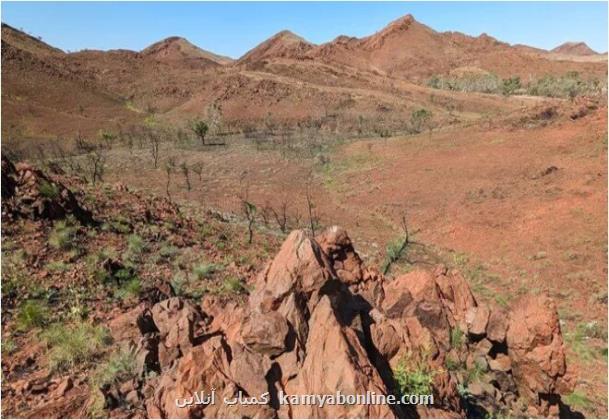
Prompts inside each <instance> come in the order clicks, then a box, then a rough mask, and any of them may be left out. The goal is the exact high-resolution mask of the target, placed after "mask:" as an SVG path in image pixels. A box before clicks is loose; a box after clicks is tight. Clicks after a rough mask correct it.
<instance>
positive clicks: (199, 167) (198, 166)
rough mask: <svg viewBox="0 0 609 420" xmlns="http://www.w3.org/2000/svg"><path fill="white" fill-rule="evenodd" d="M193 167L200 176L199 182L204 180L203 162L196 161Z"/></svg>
mask: <svg viewBox="0 0 609 420" xmlns="http://www.w3.org/2000/svg"><path fill="white" fill-rule="evenodd" d="M191 169H192V171H193V172H194V173H195V174H197V176H198V177H199V182H203V178H202V174H203V164H202V163H201V162H196V163H194V164H193V165H192V166H191Z"/></svg>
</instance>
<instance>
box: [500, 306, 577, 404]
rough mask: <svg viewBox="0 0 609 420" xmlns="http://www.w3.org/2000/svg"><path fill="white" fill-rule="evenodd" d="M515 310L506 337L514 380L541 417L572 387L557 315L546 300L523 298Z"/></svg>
mask: <svg viewBox="0 0 609 420" xmlns="http://www.w3.org/2000/svg"><path fill="white" fill-rule="evenodd" d="M514 308H515V309H514V310H513V311H511V312H510V315H509V324H508V325H509V326H508V330H507V335H506V342H507V347H508V354H509V355H510V358H511V362H512V372H513V376H514V379H515V381H516V384H517V386H518V390H519V392H520V394H521V395H522V396H525V397H526V398H528V399H529V401H531V402H535V403H537V404H539V406H540V407H542V406H543V407H544V409H543V410H542V413H541V414H542V415H544V414H546V413H548V412H549V411H548V410H550V408H549V407H548V406H547V405H548V404H547V400H552V399H553V398H552V396H553V395H557V394H566V393H569V392H571V391H572V390H573V385H574V384H573V383H572V380H571V379H570V378H569V376H568V375H567V365H566V359H565V349H564V345H563V340H562V335H561V331H560V323H559V320H558V313H557V312H556V306H555V304H554V302H553V301H552V300H551V299H550V298H549V297H547V296H526V297H524V298H523V299H521V301H520V302H518V303H517V304H515V305H514ZM544 400H546V401H544Z"/></svg>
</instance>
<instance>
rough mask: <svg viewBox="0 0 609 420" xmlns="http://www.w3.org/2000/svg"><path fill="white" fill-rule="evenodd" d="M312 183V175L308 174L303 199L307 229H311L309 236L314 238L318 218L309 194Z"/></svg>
mask: <svg viewBox="0 0 609 420" xmlns="http://www.w3.org/2000/svg"><path fill="white" fill-rule="evenodd" d="M312 182H313V179H312V173H309V177H308V181H307V185H306V190H305V199H306V202H307V213H308V216H309V228H310V229H311V234H312V235H313V236H315V228H316V227H317V226H318V225H319V218H318V216H317V213H316V211H315V208H316V206H315V202H314V201H313V195H312V193H311V184H312Z"/></svg>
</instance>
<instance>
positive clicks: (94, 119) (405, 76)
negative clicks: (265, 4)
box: [2, 15, 607, 138]
mask: <svg viewBox="0 0 609 420" xmlns="http://www.w3.org/2000/svg"><path fill="white" fill-rule="evenodd" d="M2 65H3V67H4V71H3V72H2V85H3V90H2V117H3V119H4V121H5V124H4V125H3V130H2V131H3V134H5V135H6V134H8V135H9V137H10V136H13V137H14V136H15V135H21V136H26V137H33V138H38V137H40V138H49V137H55V136H70V135H73V134H74V133H75V132H84V133H89V132H90V133H93V132H96V131H98V130H99V129H100V128H103V127H116V126H123V125H129V124H135V123H137V122H138V121H141V120H143V119H144V118H145V117H147V116H149V115H151V114H154V115H155V118H158V119H160V120H163V121H166V122H168V123H183V122H184V121H186V120H188V119H191V118H194V117H198V116H202V115H204V112H205V109H206V108H207V107H208V106H209V105H210V104H216V105H218V106H220V107H221V109H222V111H223V115H224V119H225V122H226V124H227V126H229V127H235V128H237V129H238V128H240V127H241V128H242V127H244V126H246V125H258V124H260V123H261V121H264V120H265V119H268V118H269V116H271V117H272V118H273V120H275V121H277V122H279V123H282V124H287V125H292V124H297V123H303V122H309V123H311V122H312V121H315V120H319V119H323V118H327V117H328V116H338V117H339V119H340V118H342V119H344V120H345V121H355V120H356V119H357V118H358V117H359V116H362V115H363V116H369V117H370V118H374V116H375V115H382V116H388V115H391V116H393V117H392V118H398V116H400V115H405V114H404V113H407V112H408V111H409V110H411V109H414V108H416V107H421V106H425V107H428V108H430V109H433V108H434V107H435V106H436V105H435V104H433V103H430V100H429V97H430V93H431V92H430V89H429V88H428V87H427V86H426V82H427V81H428V80H429V79H430V78H431V77H432V76H438V75H449V74H451V73H454V72H459V71H463V70H464V69H465V70H467V71H472V70H473V71H476V72H483V73H490V74H495V75H497V76H498V77H502V78H507V77H512V76H519V77H520V78H521V79H526V80H531V79H535V78H539V77H542V76H544V75H548V74H549V75H561V74H565V73H566V72H569V71H576V72H578V73H579V74H581V75H582V76H584V77H595V78H606V74H607V59H606V55H600V54H596V53H595V52H594V51H592V50H591V49H590V48H589V47H588V46H586V45H585V44H584V43H566V44H563V45H561V46H559V47H557V48H556V49H554V50H552V51H546V50H541V49H537V48H533V47H528V46H524V45H514V46H512V45H509V44H507V43H504V42H501V41H499V40H497V39H495V38H493V37H491V36H489V35H486V34H482V35H480V36H478V37H472V36H468V35H464V34H462V33H458V32H437V31H435V30H433V29H431V28H430V27H428V26H426V25H424V24H422V23H420V22H418V21H416V20H415V19H414V17H413V16H411V15H407V16H404V17H402V18H400V19H397V20H395V21H393V22H391V23H390V24H389V25H387V26H386V27H385V28H383V29H382V30H380V31H378V32H376V33H374V34H372V35H370V36H367V37H363V38H355V37H350V36H339V37H337V38H336V39H334V40H332V41H330V42H327V43H324V44H320V45H316V44H313V43H310V42H308V41H307V40H305V39H304V38H302V37H300V36H298V35H296V34H294V33H292V32H290V31H282V32H279V33H277V34H276V35H274V36H272V37H270V38H269V39H267V40H265V41H264V42H262V43H260V44H259V45H258V46H256V47H255V48H253V49H252V50H250V51H248V52H247V53H246V54H244V55H243V56H242V57H240V58H239V59H236V60H233V59H231V58H229V57H224V56H221V55H218V54H215V53H212V52H209V51H205V50H203V49H201V48H199V47H197V46H195V45H193V44H192V43H190V42H189V41H188V40H186V39H184V38H180V37H170V38H167V39H164V40H161V41H159V42H157V43H154V44H153V45H150V46H149V47H147V48H145V49H143V50H142V51H130V50H109V51H96V50H83V51H79V52H71V53H67V52H64V51H62V50H60V49H58V48H55V47H53V46H50V45H48V44H46V43H44V42H42V41H41V40H39V39H36V38H34V37H31V36H29V35H27V34H25V33H24V32H21V31H19V30H17V29H15V28H13V27H11V26H9V25H7V24H2ZM66 92H69V94H66ZM433 95H436V96H437V97H439V98H443V97H444V98H446V100H450V101H454V102H455V103H456V106H458V107H461V108H468V107H470V106H474V105H472V102H471V99H470V98H465V97H463V96H462V95H458V94H456V93H453V92H440V91H434V92H433ZM476 101H477V103H476V104H475V106H491V104H489V103H487V102H488V101H489V99H487V98H484V97H480V98H478V99H476ZM438 111H439V112H440V113H442V112H445V111H442V110H438Z"/></svg>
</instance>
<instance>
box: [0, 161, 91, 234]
mask: <svg viewBox="0 0 609 420" xmlns="http://www.w3.org/2000/svg"><path fill="white" fill-rule="evenodd" d="M2 214H3V215H6V216H9V217H13V216H20V217H28V218H31V219H63V218H65V217H66V216H68V215H72V216H74V217H75V218H76V219H78V220H79V221H80V222H81V223H83V224H89V223H91V222H92V221H93V217H92V214H91V212H90V211H89V210H87V209H86V208H85V207H84V206H82V205H81V204H80V203H79V202H78V201H77V200H76V197H75V196H74V194H72V192H71V191H70V190H69V189H67V188H66V187H65V186H64V185H62V184H61V183H60V182H57V181H53V180H52V179H50V178H49V177H47V176H46V175H45V174H44V173H42V171H40V170H38V169H35V168H33V167H31V166H30V165H28V164H25V163H19V164H17V165H16V166H15V165H13V164H12V163H11V162H10V160H9V159H8V158H6V157H5V156H2Z"/></svg>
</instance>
